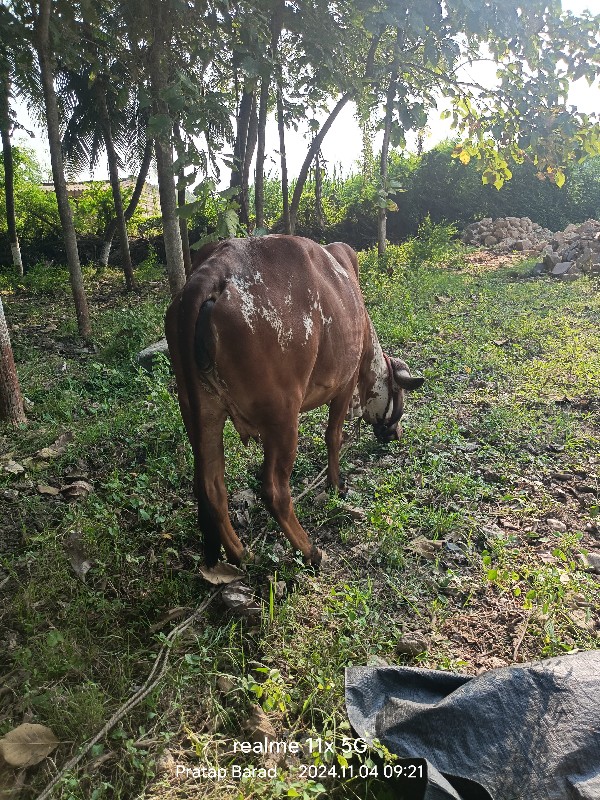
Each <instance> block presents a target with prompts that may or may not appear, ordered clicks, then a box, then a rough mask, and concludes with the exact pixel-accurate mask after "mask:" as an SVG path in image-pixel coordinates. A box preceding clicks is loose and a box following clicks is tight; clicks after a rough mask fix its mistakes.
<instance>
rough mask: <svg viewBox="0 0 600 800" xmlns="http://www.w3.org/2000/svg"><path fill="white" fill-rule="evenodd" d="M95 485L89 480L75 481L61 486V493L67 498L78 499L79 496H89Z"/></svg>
mask: <svg viewBox="0 0 600 800" xmlns="http://www.w3.org/2000/svg"><path fill="white" fill-rule="evenodd" d="M93 491H94V487H93V486H92V484H91V483H88V482H87V481H73V482H72V483H66V484H65V485H64V486H61V487H60V493H61V494H62V496H63V497H64V498H65V499H66V500H77V498H78V497H83V498H85V497H87V496H88V494H90V492H93Z"/></svg>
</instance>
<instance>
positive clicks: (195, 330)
mask: <svg viewBox="0 0 600 800" xmlns="http://www.w3.org/2000/svg"><path fill="white" fill-rule="evenodd" d="M198 284H200V285H198ZM216 297H217V295H216V294H215V292H214V291H213V287H212V286H211V287H202V285H201V282H200V281H198V280H195V281H191V282H189V283H188V284H187V285H186V286H185V288H184V289H183V291H182V292H181V294H180V295H179V297H178V298H176V299H175V300H174V301H173V305H174V306H175V307H176V311H172V309H171V308H170V309H169V312H168V313H167V338H169V336H170V337H171V338H174V339H175V341H174V342H173V344H172V343H171V342H169V350H170V352H171V353H173V351H174V350H176V351H177V353H176V357H175V358H173V359H172V360H173V367H174V370H175V375H176V378H177V388H178V393H179V399H180V406H181V411H182V416H183V417H184V422H185V426H186V430H187V433H188V436H189V438H190V442H191V445H192V450H193V452H194V492H195V494H196V498H197V500H198V526H199V528H200V530H201V531H202V536H203V544H204V558H205V561H206V564H207V566H209V567H211V566H214V565H215V564H216V563H217V561H218V560H219V555H220V551H221V537H220V534H219V527H218V524H217V521H216V520H215V518H214V516H213V513H212V507H211V505H210V504H209V502H208V498H207V497H206V492H205V491H204V486H203V484H202V481H201V480H200V468H199V454H200V452H201V449H202V427H201V425H200V388H201V382H200V372H205V373H206V372H210V371H211V370H212V369H213V367H214V358H215V342H214V335H213V333H212V327H211V324H210V323H211V316H212V311H213V308H214V305H215V302H216ZM170 314H173V315H174V316H175V315H176V318H175V319H173V318H171V321H170V322H169V315H170ZM173 345H174V346H173Z"/></svg>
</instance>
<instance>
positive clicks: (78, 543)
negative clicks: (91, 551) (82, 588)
mask: <svg viewBox="0 0 600 800" xmlns="http://www.w3.org/2000/svg"><path fill="white" fill-rule="evenodd" d="M65 550H66V553H67V555H68V557H69V561H70V563H71V566H72V567H73V572H74V573H75V574H76V575H77V577H78V578H81V580H82V581H83V582H84V583H85V576H86V575H87V574H88V572H89V571H90V570H91V568H92V567H93V566H94V559H92V558H88V557H87V555H86V554H85V551H84V549H83V540H82V537H81V531H79V530H76V531H73V532H72V533H71V535H70V536H69V538H68V539H67V543H66V547H65Z"/></svg>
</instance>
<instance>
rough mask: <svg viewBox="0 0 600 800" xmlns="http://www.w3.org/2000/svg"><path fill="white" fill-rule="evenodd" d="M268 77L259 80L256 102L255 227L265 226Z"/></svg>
mask: <svg viewBox="0 0 600 800" xmlns="http://www.w3.org/2000/svg"><path fill="white" fill-rule="evenodd" d="M269 83H270V81H269V78H265V77H263V78H262V80H261V82H260V99H259V102H258V129H257V137H256V168H255V172H254V213H255V216H256V227H257V228H263V229H264V227H265V130H266V127H267V109H268V103H269Z"/></svg>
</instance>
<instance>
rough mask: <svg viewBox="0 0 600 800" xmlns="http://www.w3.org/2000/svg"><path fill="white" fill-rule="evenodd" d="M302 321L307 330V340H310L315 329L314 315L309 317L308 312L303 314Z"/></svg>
mask: <svg viewBox="0 0 600 800" xmlns="http://www.w3.org/2000/svg"><path fill="white" fill-rule="evenodd" d="M302 322H303V323H304V330H305V331H306V341H307V342H308V339H309V336H310V335H311V333H312V329H313V321H312V317H309V316H308V314H303V315H302Z"/></svg>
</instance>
